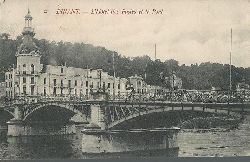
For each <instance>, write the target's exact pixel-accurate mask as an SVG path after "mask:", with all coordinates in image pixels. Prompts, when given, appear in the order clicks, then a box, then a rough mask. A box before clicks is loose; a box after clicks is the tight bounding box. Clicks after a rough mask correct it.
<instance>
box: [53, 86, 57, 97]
mask: <svg viewBox="0 0 250 162" xmlns="http://www.w3.org/2000/svg"><path fill="white" fill-rule="evenodd" d="M53 95H56V87H54V88H53Z"/></svg>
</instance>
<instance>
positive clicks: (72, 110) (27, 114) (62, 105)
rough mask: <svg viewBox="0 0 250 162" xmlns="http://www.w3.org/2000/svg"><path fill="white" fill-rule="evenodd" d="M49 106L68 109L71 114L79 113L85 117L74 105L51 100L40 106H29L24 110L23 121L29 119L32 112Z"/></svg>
mask: <svg viewBox="0 0 250 162" xmlns="http://www.w3.org/2000/svg"><path fill="white" fill-rule="evenodd" d="M48 107H53V108H57V109H61V110H66V111H68V112H70V113H71V114H78V115H80V116H81V117H82V118H83V119H84V117H83V114H82V112H80V111H79V110H77V109H75V107H74V105H71V104H66V103H53V102H51V103H46V104H41V105H38V106H36V107H33V108H32V107H31V108H28V109H27V110H26V112H24V117H23V121H26V120H27V119H29V118H30V117H31V116H32V114H34V113H35V112H37V111H38V110H42V109H44V108H48ZM72 117H73V115H72Z"/></svg>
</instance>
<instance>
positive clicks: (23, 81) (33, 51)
mask: <svg viewBox="0 0 250 162" xmlns="http://www.w3.org/2000/svg"><path fill="white" fill-rule="evenodd" d="M24 18H25V26H24V28H23V31H22V35H23V38H22V39H23V42H22V44H21V45H20V46H19V47H18V50H17V53H16V58H17V70H16V73H17V77H18V76H19V77H18V78H19V89H20V91H19V94H23V95H37V87H36V82H37V79H38V75H39V73H40V72H41V68H42V65H41V64H40V59H41V53H40V50H39V48H38V47H37V46H36V44H35V43H34V41H33V38H34V36H35V32H34V28H32V19H33V18H32V16H31V14H30V10H28V13H27V15H26V16H25V17H24Z"/></svg>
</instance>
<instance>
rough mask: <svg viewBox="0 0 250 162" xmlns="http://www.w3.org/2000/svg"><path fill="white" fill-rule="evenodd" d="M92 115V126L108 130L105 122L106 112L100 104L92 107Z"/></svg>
mask: <svg viewBox="0 0 250 162" xmlns="http://www.w3.org/2000/svg"><path fill="white" fill-rule="evenodd" d="M90 109H91V114H90V119H91V122H90V125H89V127H91V126H94V127H99V128H100V129H102V130H104V129H105V128H106V124H105V121H104V111H103V110H102V107H101V105H100V104H93V105H91V106H90Z"/></svg>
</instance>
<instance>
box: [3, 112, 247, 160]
mask: <svg viewBox="0 0 250 162" xmlns="http://www.w3.org/2000/svg"><path fill="white" fill-rule="evenodd" d="M81 129H82V128H78V127H77V129H76V134H74V135H53V136H33V137H30V136H29V137H28V136H26V137H18V138H16V137H8V138H7V137H6V131H5V132H4V130H1V132H0V133H1V136H0V159H85V158H110V157H128V156H137V157H143V156H177V154H178V156H250V154H249V152H250V138H249V137H250V117H248V118H247V119H246V120H245V121H244V123H243V124H240V126H239V128H238V129H235V130H231V131H229V132H204V133H195V132H180V133H179V134H178V137H177V139H178V145H179V150H169V151H165V150H156V151H155V152H152V151H142V152H140V151H135V152H132V153H131V152H124V153H114V154H92V155H91V154H88V155H86V154H83V153H82V133H81V132H80V131H81ZM176 152H177V154H176Z"/></svg>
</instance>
